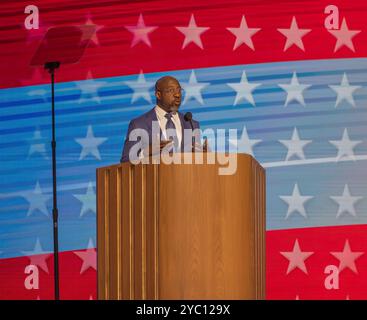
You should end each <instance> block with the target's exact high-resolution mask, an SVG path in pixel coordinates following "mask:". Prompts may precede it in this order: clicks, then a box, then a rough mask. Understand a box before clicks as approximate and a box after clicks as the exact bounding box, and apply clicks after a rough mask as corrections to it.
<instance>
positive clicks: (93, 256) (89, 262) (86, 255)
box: [74, 238, 97, 274]
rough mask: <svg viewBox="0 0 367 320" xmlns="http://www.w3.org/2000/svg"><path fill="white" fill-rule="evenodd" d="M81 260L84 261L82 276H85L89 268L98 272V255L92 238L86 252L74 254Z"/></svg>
mask: <svg viewBox="0 0 367 320" xmlns="http://www.w3.org/2000/svg"><path fill="white" fill-rule="evenodd" d="M74 253H75V254H76V255H77V256H78V257H79V258H80V259H82V260H83V264H82V267H81V269H80V274H83V273H84V272H85V271H87V270H88V269H89V268H93V269H94V270H97V253H96V250H95V248H94V244H93V240H92V238H90V239H89V242H88V248H87V250H85V251H78V252H74Z"/></svg>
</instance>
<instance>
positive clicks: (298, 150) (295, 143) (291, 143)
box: [279, 128, 312, 161]
mask: <svg viewBox="0 0 367 320" xmlns="http://www.w3.org/2000/svg"><path fill="white" fill-rule="evenodd" d="M279 142H280V143H282V144H283V145H284V146H286V147H287V148H288V153H287V157H286V158H285V161H288V160H289V159H290V158H291V157H292V156H293V155H295V156H297V157H298V158H300V159H302V160H304V159H305V154H304V152H303V148H304V147H305V146H306V145H308V144H309V143H311V142H312V140H300V138H299V136H298V131H297V128H294V130H293V134H292V138H291V140H279Z"/></svg>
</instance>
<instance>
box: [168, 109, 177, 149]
mask: <svg viewBox="0 0 367 320" xmlns="http://www.w3.org/2000/svg"><path fill="white" fill-rule="evenodd" d="M172 117H173V114H172V113H170V112H169V113H166V114H165V118H166V119H167V123H166V136H167V139H169V138H172V139H173V146H174V148H173V149H174V151H175V152H177V151H178V138H177V132H176V126H175V123H174V122H173V120H172Z"/></svg>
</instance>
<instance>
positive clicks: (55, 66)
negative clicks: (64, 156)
mask: <svg viewBox="0 0 367 320" xmlns="http://www.w3.org/2000/svg"><path fill="white" fill-rule="evenodd" d="M44 67H45V69H47V70H48V72H49V73H50V75H51V92H52V95H51V101H52V142H51V147H52V182H53V184H52V191H53V208H52V219H53V236H54V282H55V283H54V285H55V300H59V299H60V294H59V292H60V290H59V278H60V276H59V238H58V216H59V213H58V209H57V187H56V138H55V70H56V69H58V68H59V67H60V62H58V61H52V62H46V63H45V65H44Z"/></svg>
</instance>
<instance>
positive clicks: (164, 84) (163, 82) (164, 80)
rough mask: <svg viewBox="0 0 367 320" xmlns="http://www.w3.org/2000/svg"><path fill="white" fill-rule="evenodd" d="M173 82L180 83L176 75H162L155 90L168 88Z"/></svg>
mask: <svg viewBox="0 0 367 320" xmlns="http://www.w3.org/2000/svg"><path fill="white" fill-rule="evenodd" d="M171 83H174V84H177V85H180V83H179V82H178V80H177V79H176V78H174V77H171V76H164V77H161V78H159V79H158V80H157V82H156V83H155V91H158V90H164V89H167V88H168V86H169V85H170V84H171Z"/></svg>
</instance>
